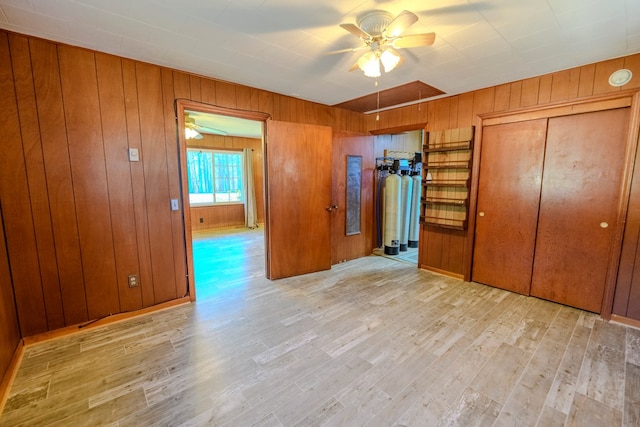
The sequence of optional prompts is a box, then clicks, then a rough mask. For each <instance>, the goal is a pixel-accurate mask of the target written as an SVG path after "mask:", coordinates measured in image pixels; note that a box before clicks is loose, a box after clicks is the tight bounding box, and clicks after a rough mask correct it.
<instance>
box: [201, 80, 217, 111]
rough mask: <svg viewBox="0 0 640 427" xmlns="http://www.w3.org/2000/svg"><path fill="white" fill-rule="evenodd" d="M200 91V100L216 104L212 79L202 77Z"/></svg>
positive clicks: (214, 86)
mask: <svg viewBox="0 0 640 427" xmlns="http://www.w3.org/2000/svg"><path fill="white" fill-rule="evenodd" d="M200 92H201V94H202V102H204V103H205V104H211V105H215V104H216V84H215V82H214V81H213V80H210V79H202V82H201V83H200Z"/></svg>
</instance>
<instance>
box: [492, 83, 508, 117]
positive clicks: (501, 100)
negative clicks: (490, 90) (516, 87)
mask: <svg viewBox="0 0 640 427" xmlns="http://www.w3.org/2000/svg"><path fill="white" fill-rule="evenodd" d="M510 102H511V84H504V85H500V86H496V96H495V99H494V103H493V110H494V111H503V110H508V109H509V104H510Z"/></svg>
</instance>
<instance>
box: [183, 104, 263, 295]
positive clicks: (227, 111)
mask: <svg viewBox="0 0 640 427" xmlns="http://www.w3.org/2000/svg"><path fill="white" fill-rule="evenodd" d="M184 110H195V111H200V112H203V113H207V114H216V115H221V116H231V117H238V118H241V119H247V120H254V121H259V122H262V149H263V152H264V151H265V150H264V143H265V133H266V121H267V120H268V119H269V118H270V117H271V116H270V115H269V114H267V113H262V112H259V111H247V110H237V109H233V108H225V107H219V106H216V105H212V104H205V103H203V102H198V101H191V100H188V99H181V98H178V99H176V100H175V103H174V111H175V114H176V117H175V119H176V124H177V132H178V161H179V167H180V199H181V200H180V201H181V204H182V224H183V227H184V229H183V233H184V239H185V246H186V247H185V253H186V255H187V259H186V262H187V291H188V295H189V299H190V300H191V302H194V301H195V300H196V286H195V274H194V268H193V236H192V232H191V205H190V203H189V196H188V195H189V178H188V174H187V141H186V138H185V136H184V130H185V128H184V120H181V119H180V118H181V117H184ZM264 158H265V159H266V156H264ZM263 167H264V165H263ZM266 173H267V171H266V168H265V169H264V175H265V188H266ZM265 214H266V212H265ZM266 228H267V222H266V220H265V242H266V235H267V229H266ZM265 251H267V246H266V245H265ZM266 255H267V254H265V258H266ZM265 268H266V267H265Z"/></svg>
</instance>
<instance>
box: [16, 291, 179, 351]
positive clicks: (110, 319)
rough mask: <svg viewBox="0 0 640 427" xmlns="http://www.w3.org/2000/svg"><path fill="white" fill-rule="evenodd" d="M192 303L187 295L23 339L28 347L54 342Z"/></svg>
mask: <svg viewBox="0 0 640 427" xmlns="http://www.w3.org/2000/svg"><path fill="white" fill-rule="evenodd" d="M190 303H191V299H190V297H189V296H188V295H187V296H185V297H182V298H178V299H174V300H171V301H167V302H163V303H160V304H156V305H152V306H150V307H144V308H141V309H139V310H135V311H129V312H126V313H117V314H112V315H110V316H107V317H104V318H102V319H98V320H95V321H92V322H91V323H89V322H84V323H80V324H78V325H72V326H66V327H64V328H60V329H56V330H54V331H48V332H43V333H41V334H37V335H33V336H30V337H26V338H24V339H23V341H24V345H25V346H27V347H28V346H30V345H33V344H38V343H41V342H45V341H50V340H54V339H57V338H60V337H66V336H68V335H72V334H77V333H81V332H84V331H90V330H92V329H95V328H99V327H102V326H105V325H110V324H113V323H118V322H122V321H124V320H128V319H131V318H133V317H138V316H142V315H144V314H149V313H155V312H158V311H162V310H166V309H168V308H172V307H176V306H178V305H183V304H190Z"/></svg>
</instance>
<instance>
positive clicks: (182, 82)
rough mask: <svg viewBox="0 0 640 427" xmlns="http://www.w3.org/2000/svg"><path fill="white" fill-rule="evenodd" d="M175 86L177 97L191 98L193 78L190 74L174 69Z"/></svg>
mask: <svg viewBox="0 0 640 427" xmlns="http://www.w3.org/2000/svg"><path fill="white" fill-rule="evenodd" d="M200 87H201V86H200ZM173 88H174V92H175V97H176V98H183V99H191V88H192V80H191V78H190V76H189V74H186V73H181V72H179V71H174V72H173Z"/></svg>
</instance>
